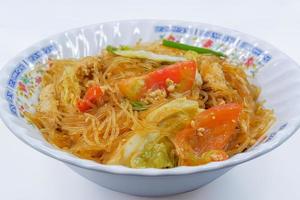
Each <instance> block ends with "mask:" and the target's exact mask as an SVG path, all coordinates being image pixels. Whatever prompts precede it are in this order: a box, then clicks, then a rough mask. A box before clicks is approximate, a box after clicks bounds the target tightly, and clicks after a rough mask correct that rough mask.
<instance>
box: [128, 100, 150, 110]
mask: <svg viewBox="0 0 300 200" xmlns="http://www.w3.org/2000/svg"><path fill="white" fill-rule="evenodd" d="M130 103H131V105H132V109H133V110H136V111H143V110H147V109H148V105H147V104H146V103H144V102H142V101H131V102H130Z"/></svg>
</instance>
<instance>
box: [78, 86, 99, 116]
mask: <svg viewBox="0 0 300 200" xmlns="http://www.w3.org/2000/svg"><path fill="white" fill-rule="evenodd" d="M103 95H104V93H103V92H102V90H101V88H100V86H98V85H94V86H90V87H89V88H88V89H87V91H86V93H85V95H84V97H83V99H79V100H78V102H77V108H78V109H79V111H80V112H85V111H87V110H89V109H91V108H93V107H94V106H95V105H96V104H97V103H99V102H100V101H101V100H102V97H103Z"/></svg>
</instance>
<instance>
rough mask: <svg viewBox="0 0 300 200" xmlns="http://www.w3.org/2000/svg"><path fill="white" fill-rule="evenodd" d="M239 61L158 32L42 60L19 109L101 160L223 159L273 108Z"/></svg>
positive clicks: (266, 121) (244, 144) (48, 133)
mask: <svg viewBox="0 0 300 200" xmlns="http://www.w3.org/2000/svg"><path fill="white" fill-rule="evenodd" d="M259 94H260V89H259V88H258V87H257V86H255V85H253V84H251V83H250V82H249V81H248V76H247V74H246V70H245V68H244V67H243V66H237V65H234V64H232V63H230V61H229V60H227V59H226V56H225V55H224V54H222V53H220V52H216V51H212V50H209V49H205V48H199V47H195V46H189V45H185V44H181V43H178V42H174V41H170V40H163V41H157V42H153V43H141V42H138V43H137V44H136V45H134V46H119V47H113V46H107V48H106V49H105V50H103V51H102V52H101V54H100V55H98V56H89V57H85V58H81V59H61V60H49V61H48V68H47V70H46V72H45V73H44V75H43V77H42V88H41V92H40V95H39V100H38V103H37V104H36V106H35V108H36V111H35V112H33V113H30V112H25V113H24V115H25V117H26V119H28V120H29V121H30V122H32V123H33V124H34V125H35V126H36V127H38V128H39V130H40V131H41V133H42V134H43V136H44V137H45V138H46V140H47V141H49V142H50V143H51V144H53V145H54V146H56V147H58V148H60V149H63V150H65V151H68V152H70V153H72V154H74V155H76V156H79V157H81V158H85V159H90V160H94V161H96V162H99V163H102V164H110V165H124V166H127V167H132V168H172V167H177V166H195V165H202V164H206V163H209V162H213V161H223V160H226V159H228V158H229V157H230V156H233V155H235V154H237V153H239V152H243V151H245V150H247V149H248V148H249V147H251V146H252V145H254V144H255V143H256V141H257V140H259V139H260V138H261V137H263V136H264V134H265V133H266V131H267V130H268V129H269V127H270V126H271V124H272V123H273V121H274V119H275V117H274V114H273V112H272V111H271V110H269V109H266V108H264V107H263V103H262V102H259V101H258V97H259Z"/></svg>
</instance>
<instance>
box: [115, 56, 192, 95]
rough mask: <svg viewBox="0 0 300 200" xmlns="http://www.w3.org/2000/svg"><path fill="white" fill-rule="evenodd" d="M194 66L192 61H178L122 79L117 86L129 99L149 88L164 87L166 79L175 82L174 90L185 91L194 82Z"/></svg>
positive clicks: (142, 93)
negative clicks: (147, 72) (137, 75)
mask: <svg viewBox="0 0 300 200" xmlns="http://www.w3.org/2000/svg"><path fill="white" fill-rule="evenodd" d="M196 68H197V66H196V63H195V62H194V61H184V62H178V63H175V64H172V65H168V66H166V67H164V68H160V69H157V70H155V71H153V72H150V73H149V74H146V75H143V76H139V77H134V78H129V79H124V80H122V81H120V82H119V84H118V86H119V89H120V91H121V93H122V94H123V95H124V96H126V97H127V98H129V99H131V100H137V99H139V98H141V97H142V96H143V95H144V94H145V93H146V92H147V91H149V90H155V89H166V88H167V83H166V81H167V80H168V79H169V80H171V81H173V82H174V83H175V84H176V87H175V91H176V92H185V91H187V90H189V89H191V88H192V86H193V84H194V81H195V74H196Z"/></svg>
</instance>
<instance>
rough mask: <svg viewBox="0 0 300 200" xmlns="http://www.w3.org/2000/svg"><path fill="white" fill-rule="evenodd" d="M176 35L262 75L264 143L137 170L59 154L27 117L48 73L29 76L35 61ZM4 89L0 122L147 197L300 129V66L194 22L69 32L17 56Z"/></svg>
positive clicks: (186, 187)
mask: <svg viewBox="0 0 300 200" xmlns="http://www.w3.org/2000/svg"><path fill="white" fill-rule="evenodd" d="M170 35H172V36H173V37H175V38H176V40H179V41H181V42H184V43H188V44H192V45H198V46H201V45H203V44H205V45H207V46H209V47H210V48H212V49H215V50H219V51H222V52H224V53H226V54H227V55H228V56H229V58H230V59H231V60H232V62H236V63H244V64H245V63H246V64H248V65H250V66H249V71H248V72H249V73H250V74H256V75H255V77H254V78H253V80H252V81H253V82H255V83H256V84H258V85H259V86H260V87H261V88H262V96H261V99H265V100H266V104H265V105H266V107H268V108H272V109H274V112H275V114H276V118H277V120H276V123H275V124H274V125H273V126H272V128H271V129H270V130H269V131H268V133H267V137H266V139H265V140H262V141H261V142H260V144H259V145H256V146H255V147H253V148H251V149H250V150H248V151H247V152H244V153H240V154H237V155H235V156H233V157H232V158H230V159H228V160H226V161H223V162H215V163H209V164H207V165H203V166H196V167H176V168H172V169H131V168H127V167H124V166H108V165H102V164H99V163H96V162H94V161H90V160H85V159H80V158H77V157H75V156H73V155H71V154H69V153H67V152H64V151H61V150H59V149H56V148H54V147H53V146H51V145H50V144H48V143H47V142H46V141H45V140H44V138H43V137H42V136H41V134H40V133H39V131H38V130H37V129H36V128H34V127H33V126H31V125H30V124H28V123H27V122H26V121H25V120H24V119H23V118H22V112H23V110H29V111H32V110H33V107H32V104H34V103H35V102H36V101H37V94H38V92H39V83H40V77H41V74H42V71H41V70H35V71H33V72H30V73H29V72H28V71H29V70H32V69H33V68H34V67H35V65H36V64H37V63H45V62H46V60H47V59H48V58H74V57H76V58H79V57H83V56H87V55H96V54H98V53H99V52H100V50H101V49H103V48H104V47H105V46H106V45H108V44H110V45H119V44H134V43H135V42H137V41H138V40H139V39H142V40H143V41H154V40H158V39H160V38H163V37H169V36H170ZM252 65H255V66H256V69H254V68H253V67H252ZM0 84H1V88H0V90H1V91H0V93H1V98H0V106H1V109H0V114H1V118H2V120H3V121H4V123H5V124H6V126H7V127H8V128H9V129H10V130H11V132H12V133H14V134H15V135H16V136H17V137H18V138H20V139H21V140H22V141H23V142H25V143H27V144H28V145H30V146H31V147H33V148H34V149H36V150H38V151H40V152H42V153H44V154H46V155H49V156H51V157H53V158H56V159H58V160H60V161H62V162H64V163H65V164H67V165H68V166H69V167H70V168H71V169H72V170H74V171H76V172H77V173H79V174H80V175H82V176H84V177H86V178H88V179H89V180H91V181H93V182H95V183H97V184H99V185H101V186H103V187H107V188H110V189H112V190H116V191H120V192H124V193H129V194H134V195H141V196H165V195H172V194H176V193H182V192H186V191H191V190H194V189H197V188H199V187H201V186H202V185H204V184H207V183H209V182H210V181H212V180H214V179H216V178H217V177H219V176H221V175H222V174H224V173H225V172H227V171H228V170H229V169H231V168H232V167H234V166H236V165H238V164H241V163H243V162H246V161H249V160H251V159H254V158H256V157H258V156H260V155H263V154H265V153H267V152H269V151H271V150H272V149H274V148H276V147H277V146H279V145H280V144H282V143H283V142H284V141H285V140H286V139H288V138H289V137H290V136H291V135H292V134H293V133H295V131H296V130H297V129H298V128H299V124H300V118H299V113H300V104H299V102H300V90H299V88H300V68H299V66H298V65H297V64H296V63H295V62H294V61H293V60H292V59H290V58H289V57H288V56H286V55H285V54H284V53H281V52H280V51H279V50H277V49H276V48H274V47H273V46H271V45H269V44H267V43H266V42H263V41H261V40H259V39H256V38H253V37H251V36H248V35H247V34H243V33H240V32H237V31H233V30H229V29H226V28H221V27H217V26H212V25H208V24H202V23H196V22H183V21H166V20H130V21H116V22H107V23H100V24H95V25H90V26H86V27H81V28H77V29H73V30H69V31H66V32H63V33H60V34H57V35H55V36H52V37H49V38H47V39H45V40H43V41H41V42H38V43H36V44H34V45H33V46H31V47H29V48H28V49H26V50H24V51H23V52H21V53H19V54H18V55H17V56H16V57H15V58H13V59H12V60H11V61H10V62H9V63H7V64H6V65H5V66H4V67H3V68H2V71H1V74H0Z"/></svg>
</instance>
